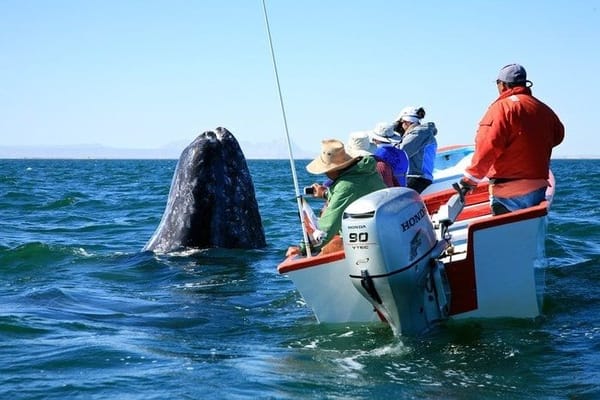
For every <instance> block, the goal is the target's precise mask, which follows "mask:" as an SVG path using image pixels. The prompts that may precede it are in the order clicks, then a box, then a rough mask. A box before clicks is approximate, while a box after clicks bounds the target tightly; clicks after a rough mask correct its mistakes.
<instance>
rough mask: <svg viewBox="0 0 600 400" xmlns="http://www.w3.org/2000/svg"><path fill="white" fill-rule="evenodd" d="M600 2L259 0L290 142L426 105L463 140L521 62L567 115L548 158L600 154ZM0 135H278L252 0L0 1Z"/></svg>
mask: <svg viewBox="0 0 600 400" xmlns="http://www.w3.org/2000/svg"><path fill="white" fill-rule="evenodd" d="M599 9H600V5H598V4H597V3H596V2H586V1H581V2H573V1H569V2H567V1H562V0H558V1H553V2H547V1H535V0H534V1H510V0H508V1H506V0H505V1H475V0H473V1H460V0H459V1H422V2H414V1H413V2H407V1H327V2H324V1H284V0H277V1H268V0H267V10H268V13H269V21H270V26H271V33H272V36H273V46H274V49H275V56H276V59H277V65H278V69H279V77H280V83H281V90H282V93H283V99H284V105H285V109H286V113H287V121H288V126H289V132H290V135H291V137H292V140H293V141H294V142H295V143H296V144H297V145H298V146H299V147H300V148H302V149H305V150H307V151H309V152H314V153H316V152H318V149H319V146H320V145H319V143H320V140H321V139H323V138H328V137H337V138H339V139H341V140H344V141H345V140H346V139H347V137H348V135H349V133H350V132H352V131H356V130H366V129H371V128H373V127H374V126H375V124H376V123H377V122H380V121H387V122H390V121H392V120H393V119H394V118H395V116H396V115H397V114H398V112H399V111H400V109H401V108H403V107H404V106H406V105H421V106H424V107H425V109H426V111H427V116H426V118H425V119H426V120H429V121H434V122H436V124H437V126H438V129H439V133H438V142H439V144H440V145H446V144H454V143H472V141H473V138H474V135H475V131H476V128H477V123H478V122H479V119H480V118H481V116H482V115H483V113H484V112H485V110H486V108H487V107H488V105H489V104H490V103H491V102H492V101H493V100H494V99H495V98H496V96H497V91H496V85H495V83H494V81H495V79H496V76H497V73H498V70H499V69H500V68H501V67H502V66H504V65H505V64H508V63H512V62H518V63H521V64H523V65H524V66H525V68H526V69H527V71H528V78H529V79H530V80H532V81H533V83H534V86H533V92H534V95H536V96H537V97H539V98H540V99H541V100H542V101H544V102H546V103H547V104H548V105H550V106H551V107H552V108H553V109H554V110H555V111H556V112H557V114H558V115H559V116H560V118H561V120H562V121H563V123H564V124H565V126H566V138H565V141H564V142H563V144H561V145H560V146H559V147H558V148H556V149H555V152H554V155H555V156H579V155H594V156H599V155H600V150H599V148H600V146H599V143H600V141H599V140H598V139H597V137H598V127H597V125H598V124H597V122H596V119H595V117H594V116H595V115H596V114H595V113H596V112H597V105H598V104H599V102H598V100H597V96H598V95H599V94H600V83H599V82H600V79H599V78H598V76H597V74H598V71H600V60H599V59H600V49H599V47H600V45H599V43H600V10H599ZM0 52H1V56H0V76H1V78H0V79H1V80H2V84H0V138H1V140H0V146H2V145H4V146H21V145H35V146H46V145H48V146H54V145H81V144H102V145H105V146H112V147H122V148H143V149H148V148H157V147H160V146H163V145H167V144H172V143H189V142H191V141H192V140H193V139H194V138H195V136H196V135H197V134H198V133H200V132H202V131H205V130H209V129H213V128H215V127H217V126H224V127H226V128H228V129H229V130H231V131H232V132H233V133H234V135H235V136H236V137H237V138H238V140H239V141H240V142H251V143H265V144H266V145H268V144H269V143H274V142H277V141H282V140H284V138H285V131H284V126H283V119H282V114H281V110H280V105H279V99H278V96H277V87H276V83H275V77H274V73H273V66H272V63H271V54H270V50H269V44H268V39H267V34H266V28H265V22H264V16H263V9H262V1H261V0H239V1H226V0H218V1H216V0H215V1H212V0H205V1H202V0H198V1H150V0H144V1H142V0H136V1H133V0H121V1H114V0H102V1H101V0H89V1H78V0H77V1H76V0H71V1H65V0H54V1H42V0H39V1H36V0H2V1H0Z"/></svg>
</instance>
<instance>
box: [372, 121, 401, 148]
mask: <svg viewBox="0 0 600 400" xmlns="http://www.w3.org/2000/svg"><path fill="white" fill-rule="evenodd" d="M373 139H375V140H379V141H380V142H383V143H399V142H401V141H402V137H401V136H400V135H398V134H397V133H396V132H395V131H394V126H393V125H389V124H386V123H385V122H380V123H378V124H377V125H376V126H375V129H373V131H371V140H373Z"/></svg>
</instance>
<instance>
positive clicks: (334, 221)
mask: <svg viewBox="0 0 600 400" xmlns="http://www.w3.org/2000/svg"><path fill="white" fill-rule="evenodd" d="M376 164H377V161H375V159H374V158H373V157H371V156H367V157H363V158H362V159H360V160H359V161H358V162H357V163H356V164H354V165H353V166H352V167H350V168H348V169H347V170H345V171H343V172H342V173H341V174H340V176H339V177H338V178H337V179H336V180H335V181H334V182H333V184H332V185H331V186H330V187H329V195H328V197H327V201H328V203H327V208H325V211H324V212H323V215H321V217H320V218H319V229H320V230H322V231H324V232H326V233H327V235H326V236H325V239H324V240H323V244H326V243H328V242H329V241H330V240H331V239H332V238H333V236H334V235H336V234H337V233H339V232H340V230H341V228H342V214H343V212H344V210H345V209H346V207H348V206H349V205H350V203H352V202H353V201H354V200H357V199H358V198H360V197H362V196H364V195H366V194H369V193H371V192H374V191H376V190H379V189H383V188H385V187H386V186H385V183H383V179H382V178H381V175H379V173H378V172H377V169H376Z"/></svg>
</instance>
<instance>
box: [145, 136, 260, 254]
mask: <svg viewBox="0 0 600 400" xmlns="http://www.w3.org/2000/svg"><path fill="white" fill-rule="evenodd" d="M265 246H266V241H265V233H264V229H263V225H262V220H261V217H260V213H259V210H258V204H257V202H256V196H255V192H254V184H253V182H252V177H251V176H250V171H249V170H248V165H247V163H246V159H245V157H244V154H243V153H242V150H241V148H240V145H239V144H238V142H237V140H236V139H235V137H234V136H233V135H232V134H231V132H229V131H228V130H227V129H225V128H221V127H219V128H216V129H215V130H214V131H206V132H203V133H201V134H200V135H199V136H198V137H197V138H196V139H195V140H194V141H193V142H192V143H190V144H189V145H188V146H187V147H186V148H185V149H184V150H183V152H182V153H181V156H180V157H179V162H178V163H177V167H176V169H175V173H174V175H173V180H172V182H171V189H170V191H169V197H168V200H167V206H166V208H165V212H164V214H163V216H162V219H161V221H160V224H159V225H158V228H157V229H156V231H155V232H154V234H153V235H152V237H151V238H150V240H149V241H148V243H147V244H146V246H145V247H144V250H150V251H154V252H157V253H168V252H172V251H178V250H183V249H186V248H198V249H205V248H212V247H220V248H229V249H234V248H236V249H257V248H262V247H265Z"/></svg>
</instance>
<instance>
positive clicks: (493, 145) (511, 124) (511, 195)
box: [460, 64, 565, 215]
mask: <svg viewBox="0 0 600 400" xmlns="http://www.w3.org/2000/svg"><path fill="white" fill-rule="evenodd" d="M531 86H532V83H531V81H528V80H527V72H526V71H525V68H523V66H522V65H519V64H509V65H506V66H504V67H503V68H502V69H501V70H500V73H499V75H498V78H497V79H496V87H497V88H498V94H499V97H498V98H497V99H496V100H495V101H494V102H493V103H492V104H491V105H490V106H489V108H488V110H487V112H486V113H485V115H484V116H483V118H482V119H481V121H480V122H479V128H478V129H477V134H476V136H475V153H474V154H473V158H472V160H471V165H470V166H469V167H467V168H466V170H465V175H464V177H463V178H462V179H461V181H460V185H461V186H462V187H463V193H468V192H469V191H470V190H471V189H473V188H474V187H475V186H477V184H478V183H479V182H480V181H481V180H482V179H483V178H484V177H487V178H488V179H489V181H490V203H491V207H492V213H493V214H494V215H499V214H504V213H507V212H511V211H516V210H519V209H522V208H527V207H531V206H535V205H537V204H540V203H541V202H542V201H543V200H544V199H545V196H546V188H547V186H548V185H549V182H548V175H549V173H548V171H549V169H550V157H551V155H552V148H553V147H555V146H557V145H559V144H560V143H561V142H562V141H563V139H564V136H565V128H564V126H563V124H562V122H561V121H560V119H559V118H558V116H557V115H556V114H555V113H554V111H552V109H551V108H550V107H548V106H547V105H546V104H544V103H542V102H541V101H540V100H538V99H537V98H535V97H533V95H532V93H531Z"/></svg>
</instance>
